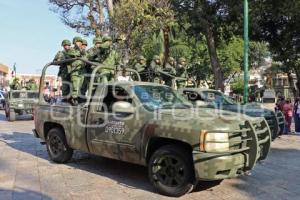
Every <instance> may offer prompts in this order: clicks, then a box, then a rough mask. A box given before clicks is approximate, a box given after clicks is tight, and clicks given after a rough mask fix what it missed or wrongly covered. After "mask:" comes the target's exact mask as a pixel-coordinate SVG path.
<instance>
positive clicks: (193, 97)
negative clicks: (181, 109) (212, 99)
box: [183, 91, 203, 102]
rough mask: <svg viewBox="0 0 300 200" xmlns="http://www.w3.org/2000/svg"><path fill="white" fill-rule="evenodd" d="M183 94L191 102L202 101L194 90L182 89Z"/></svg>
mask: <svg viewBox="0 0 300 200" xmlns="http://www.w3.org/2000/svg"><path fill="white" fill-rule="evenodd" d="M183 94H184V96H185V97H186V98H187V99H188V100H189V101H191V102H196V101H203V98H201V96H200V95H199V94H198V93H197V92H195V91H184V92H183Z"/></svg>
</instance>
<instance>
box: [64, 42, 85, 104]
mask: <svg viewBox="0 0 300 200" xmlns="http://www.w3.org/2000/svg"><path fill="white" fill-rule="evenodd" d="M73 45H74V47H73V48H71V49H70V50H69V51H68V52H67V55H68V57H70V58H81V57H84V56H85V54H84V52H83V51H82V38H80V37H75V38H74V39H73ZM84 74H85V64H84V63H83V62H82V61H81V60H76V61H73V62H72V63H71V71H70V79H71V85H72V92H71V103H72V104H73V105H77V104H78V102H79V101H80V100H82V99H81V98H80V92H81V86H82V84H83V80H84V77H83V76H84Z"/></svg>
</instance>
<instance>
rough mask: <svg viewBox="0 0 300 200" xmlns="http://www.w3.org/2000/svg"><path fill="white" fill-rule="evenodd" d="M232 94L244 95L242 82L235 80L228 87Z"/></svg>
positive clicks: (241, 80)
mask: <svg viewBox="0 0 300 200" xmlns="http://www.w3.org/2000/svg"><path fill="white" fill-rule="evenodd" d="M230 86H231V89H232V91H233V93H235V94H240V95H243V93H244V80H243V79H236V80H234V81H233V82H232V84H231V85H230Z"/></svg>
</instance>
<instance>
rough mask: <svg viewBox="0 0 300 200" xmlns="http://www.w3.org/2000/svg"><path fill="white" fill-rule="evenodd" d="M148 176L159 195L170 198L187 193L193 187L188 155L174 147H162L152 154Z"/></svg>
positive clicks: (192, 170)
mask: <svg viewBox="0 0 300 200" xmlns="http://www.w3.org/2000/svg"><path fill="white" fill-rule="evenodd" d="M148 175H149V179H150V181H151V183H152V184H153V185H154V187H155V188H156V189H157V190H158V192H159V193H161V194H163V195H167V196H171V197H179V196H182V195H184V194H186V193H189V192H191V191H192V190H193V188H194V186H195V181H194V168H193V162H192V158H191V156H190V154H189V153H188V152H187V151H186V150H184V149H182V148H179V147H177V146H174V145H168V146H163V147H161V148H159V149H158V150H156V151H155V152H154V153H153V154H152V156H151V158H150V160H149V163H148Z"/></svg>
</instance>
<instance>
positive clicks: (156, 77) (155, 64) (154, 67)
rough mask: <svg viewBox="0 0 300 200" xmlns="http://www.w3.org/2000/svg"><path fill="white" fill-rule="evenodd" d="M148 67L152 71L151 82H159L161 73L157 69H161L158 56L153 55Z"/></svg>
mask: <svg viewBox="0 0 300 200" xmlns="http://www.w3.org/2000/svg"><path fill="white" fill-rule="evenodd" d="M150 69H151V70H152V71H153V77H152V82H154V83H161V74H160V73H159V71H161V70H162V65H161V60H160V57H159V56H157V55H156V56H154V57H153V60H152V62H151V64H150Z"/></svg>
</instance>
